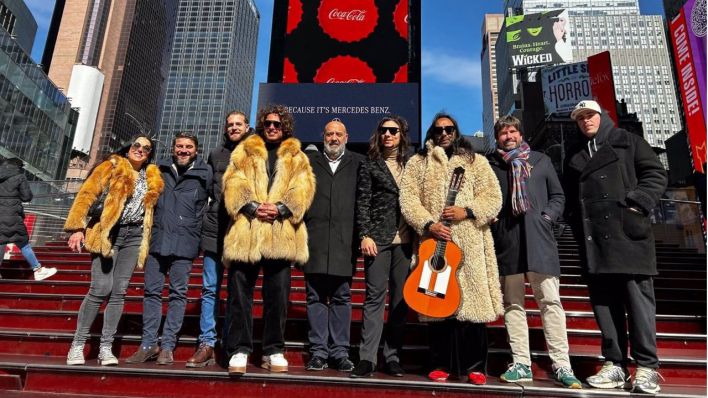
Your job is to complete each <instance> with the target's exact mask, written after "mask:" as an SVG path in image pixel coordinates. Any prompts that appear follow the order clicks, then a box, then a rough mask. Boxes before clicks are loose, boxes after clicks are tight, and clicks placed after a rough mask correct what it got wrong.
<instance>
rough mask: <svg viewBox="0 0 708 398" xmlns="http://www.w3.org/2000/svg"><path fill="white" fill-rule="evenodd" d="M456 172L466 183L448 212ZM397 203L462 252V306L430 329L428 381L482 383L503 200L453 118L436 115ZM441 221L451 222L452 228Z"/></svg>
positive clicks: (424, 231) (496, 302)
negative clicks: (495, 232)
mask: <svg viewBox="0 0 708 398" xmlns="http://www.w3.org/2000/svg"><path fill="white" fill-rule="evenodd" d="M457 167H463V168H464V169H465V172H464V183H463V184H462V187H461V188H460V190H459V192H458V193H457V199H456V202H455V204H454V205H453V206H446V198H447V193H448V187H449V184H450V179H451V176H452V173H453V170H454V169H455V168H457ZM400 202H401V213H402V214H403V216H404V217H405V219H406V221H407V222H408V224H410V225H411V227H413V229H415V230H416V232H418V234H419V235H421V236H423V238H428V237H431V236H432V237H434V238H435V239H438V240H445V241H452V242H454V243H455V244H457V245H458V246H459V247H460V249H462V253H463V256H462V261H461V264H460V265H459V269H458V271H457V279H458V281H459V284H460V290H461V296H462V299H461V303H460V306H459V307H458V309H457V311H456V313H455V314H454V315H453V316H452V317H451V318H448V319H442V320H441V319H436V320H434V321H433V322H430V324H429V330H430V336H431V340H430V344H431V346H430V351H431V356H432V358H431V359H432V364H431V365H432V366H431V367H432V371H431V372H430V373H429V374H428V377H429V378H430V379H431V380H434V381H442V380H446V379H447V378H448V377H450V376H457V377H460V378H462V379H464V380H468V381H469V382H471V383H473V384H484V383H485V382H486V371H487V369H486V366H487V331H486V326H485V323H487V322H492V321H494V320H496V319H497V317H498V316H499V315H501V313H502V298H501V289H500V287H499V270H498V269H497V260H496V257H495V255H494V242H493V239H492V234H491V232H490V231H489V222H490V221H491V220H492V219H493V218H494V217H495V216H496V215H497V214H498V213H499V209H500V208H501V204H502V197H501V192H500V190H499V182H498V181H497V178H496V176H495V175H494V172H493V171H492V169H491V168H490V167H489V163H488V162H487V159H485V158H484V157H483V156H478V155H476V154H475V153H474V151H473V149H472V145H471V144H470V143H469V141H467V140H465V139H464V138H463V137H462V133H461V132H460V130H459V128H458V125H457V122H456V121H455V119H454V118H453V117H452V116H451V115H448V114H438V115H436V116H435V118H434V120H433V123H432V124H431V125H430V127H429V128H428V131H427V133H426V137H425V145H424V147H423V148H422V149H421V150H420V151H419V152H418V154H416V155H415V156H413V157H412V158H411V159H410V160H409V161H408V163H407V164H406V168H405V170H404V171H403V178H402V180H401V193H400ZM443 220H445V221H449V222H450V227H447V226H445V225H444V223H443V222H442V221H443ZM419 260H420V261H423V259H419ZM418 266H423V265H420V264H419V265H418ZM433 336H434V337H433Z"/></svg>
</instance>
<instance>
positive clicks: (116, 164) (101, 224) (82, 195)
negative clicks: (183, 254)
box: [64, 155, 165, 269]
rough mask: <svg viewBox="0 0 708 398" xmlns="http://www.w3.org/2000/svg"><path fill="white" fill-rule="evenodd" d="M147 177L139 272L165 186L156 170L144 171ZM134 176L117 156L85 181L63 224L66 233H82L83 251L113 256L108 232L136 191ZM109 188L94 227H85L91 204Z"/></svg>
mask: <svg viewBox="0 0 708 398" xmlns="http://www.w3.org/2000/svg"><path fill="white" fill-rule="evenodd" d="M145 173H146V177H147V192H146V193H145V198H144V199H143V204H144V206H145V215H144V216H143V239H142V242H141V243H140V251H139V252H138V261H137V266H138V268H139V269H142V267H143V264H144V263H145V258H146V257H147V253H148V249H149V247H150V235H151V231H152V221H153V211H154V208H155V204H156V203H157V199H158V198H159V197H160V193H162V189H163V188H164V185H165V184H164V182H163V181H162V176H161V175H160V170H159V169H158V168H157V166H155V165H153V164H150V165H148V166H147V169H146V170H145ZM135 179H136V176H135V173H133V166H131V164H130V162H129V161H128V159H126V158H125V157H123V156H119V155H112V156H110V157H109V158H108V159H107V160H105V161H104V162H103V163H101V164H99V165H98V166H97V167H96V168H95V169H94V170H93V172H92V173H91V175H89V176H88V178H86V181H84V183H83V185H81V189H80V190H79V193H78V194H77V195H76V199H74V203H73V204H72V205H71V209H70V210H69V215H68V216H67V218H66V223H64V230H65V231H66V232H76V231H81V230H85V232H84V235H85V239H84V247H85V248H86V250H88V251H89V252H91V253H95V254H99V255H101V256H103V257H111V256H112V255H113V250H112V249H113V242H111V239H110V237H109V234H110V232H111V229H113V227H114V226H115V225H116V224H117V223H118V221H119V220H120V216H121V214H123V208H124V206H125V203H126V202H127V200H128V198H130V197H131V196H132V195H133V189H135ZM105 187H108V195H106V199H105V201H104V202H103V213H101V216H100V218H99V220H98V222H95V223H93V222H92V223H91V224H89V223H88V220H87V217H86V215H87V213H88V210H89V208H90V207H91V204H93V202H94V201H96V200H97V199H98V198H100V197H101V193H102V192H103V190H104V189H105Z"/></svg>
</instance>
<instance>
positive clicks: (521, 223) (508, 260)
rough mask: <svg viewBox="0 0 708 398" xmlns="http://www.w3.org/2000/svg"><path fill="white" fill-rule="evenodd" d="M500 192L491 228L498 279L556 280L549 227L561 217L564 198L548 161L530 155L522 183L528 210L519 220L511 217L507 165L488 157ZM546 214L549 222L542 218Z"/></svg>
mask: <svg viewBox="0 0 708 398" xmlns="http://www.w3.org/2000/svg"><path fill="white" fill-rule="evenodd" d="M489 164H490V165H491V166H492V170H494V174H496V176H497V179H498V180H499V186H500V187H501V191H502V197H503V202H502V209H501V211H500V212H499V215H498V216H497V218H498V221H497V222H495V223H494V224H492V228H491V229H492V235H493V236H494V249H495V250H496V253H497V263H498V265H499V275H501V276H507V275H514V274H520V273H525V272H529V271H530V272H536V273H539V274H545V275H553V276H560V261H559V260H558V246H557V243H556V239H555V237H554V236H553V223H554V222H556V221H557V220H558V218H559V217H560V216H561V215H562V214H563V205H564V203H565V196H564V195H563V189H562V188H561V184H560V181H559V180H558V175H557V174H556V171H555V169H554V168H553V164H552V163H551V159H550V158H549V157H548V156H546V155H544V154H542V153H540V152H534V151H531V154H530V155H529V164H530V165H531V175H530V177H529V179H528V180H527V182H526V189H527V193H528V198H529V201H530V203H531V208H530V209H529V210H528V211H527V212H526V214H524V215H523V216H518V217H517V216H514V214H513V212H512V209H511V189H510V188H511V186H510V181H509V165H508V164H507V163H506V162H505V161H504V159H502V157H501V155H499V154H492V155H490V156H489ZM543 214H547V215H548V216H549V217H550V218H551V221H548V220H546V219H545V218H544V217H543V216H542V215H543Z"/></svg>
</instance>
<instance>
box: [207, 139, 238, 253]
mask: <svg viewBox="0 0 708 398" xmlns="http://www.w3.org/2000/svg"><path fill="white" fill-rule="evenodd" d="M235 147H236V145H235V144H234V143H231V142H225V143H224V144H223V145H220V146H219V147H217V148H214V149H212V150H211V152H210V153H209V158H208V160H207V164H208V165H209V166H210V167H211V170H212V172H213V173H214V180H213V183H212V188H211V190H210V192H209V197H210V199H211V200H210V201H209V206H208V207H207V210H206V213H205V214H204V221H203V224H202V243H201V247H202V249H203V250H204V251H208V252H212V253H216V254H217V256H218V257H220V254H221V252H222V250H223V248H224V236H225V235H226V230H227V228H228V224H229V220H230V217H229V215H228V213H226V208H225V207H224V200H223V199H224V189H223V186H222V184H221V178H222V177H223V176H224V172H225V171H226V167H227V166H228V165H229V161H230V159H231V151H233V149H234V148H235Z"/></svg>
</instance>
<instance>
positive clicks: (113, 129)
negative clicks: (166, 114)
mask: <svg viewBox="0 0 708 398" xmlns="http://www.w3.org/2000/svg"><path fill="white" fill-rule="evenodd" d="M177 2H178V0H152V1H138V0H125V1H112V0H67V1H66V4H65V5H64V11H63V15H62V19H61V24H60V27H59V32H58V34H57V42H58V43H61V45H60V46H56V48H55V49H54V54H53V56H52V63H51V67H50V69H49V77H50V78H51V79H52V80H53V81H54V82H56V84H57V85H58V86H60V87H62V88H64V89H65V90H68V91H72V92H77V91H78V92H82V91H84V90H73V89H72V87H71V84H72V81H71V80H72V75H73V74H74V67H75V66H76V65H80V66H92V67H95V68H97V70H98V71H100V73H102V74H103V87H102V91H101V95H100V98H97V99H96V100H97V101H100V104H98V112H97V116H96V120H95V124H94V125H95V127H94V129H93V132H92V140H91V143H90V149H89V150H88V151H87V152H88V154H85V155H86V156H82V155H80V156H76V157H74V158H73V159H72V162H71V165H70V169H71V171H70V177H76V178H82V177H85V175H86V173H87V171H88V170H89V169H90V168H91V166H92V165H93V164H94V163H95V162H97V161H99V160H100V159H101V158H102V157H103V156H104V155H105V154H107V153H109V152H111V151H114V150H116V149H117V148H119V147H120V146H121V145H123V144H125V143H126V141H127V140H128V139H129V138H130V136H131V135H133V134H135V133H136V132H139V131H144V132H146V133H154V132H156V131H157V130H158V128H157V127H158V125H159V121H160V116H161V115H160V110H161V106H162V102H163V97H164V90H165V86H166V82H167V75H168V63H169V56H170V51H171V45H172V40H173V34H174V26H175V21H176V12H177ZM77 144H78V143H77ZM74 146H75V147H76V149H77V151H78V152H80V153H83V152H82V151H81V150H79V149H78V148H79V147H80V145H74Z"/></svg>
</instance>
